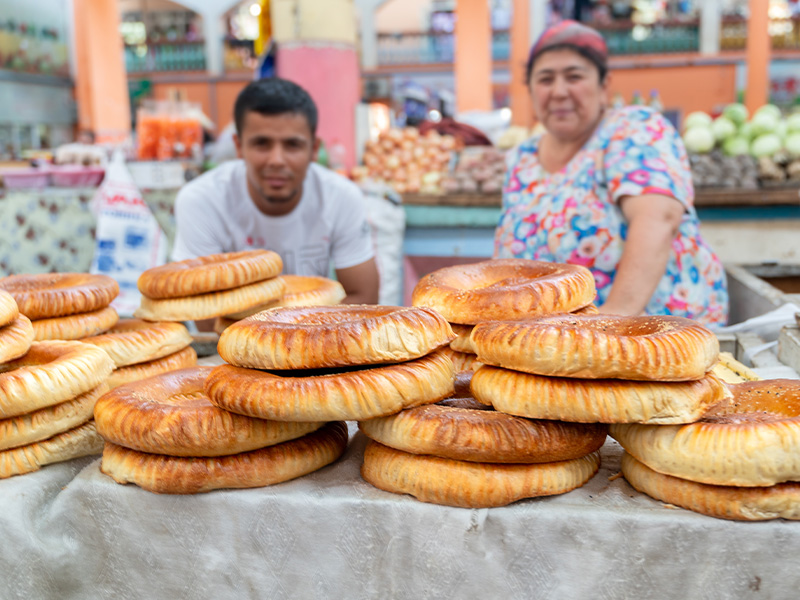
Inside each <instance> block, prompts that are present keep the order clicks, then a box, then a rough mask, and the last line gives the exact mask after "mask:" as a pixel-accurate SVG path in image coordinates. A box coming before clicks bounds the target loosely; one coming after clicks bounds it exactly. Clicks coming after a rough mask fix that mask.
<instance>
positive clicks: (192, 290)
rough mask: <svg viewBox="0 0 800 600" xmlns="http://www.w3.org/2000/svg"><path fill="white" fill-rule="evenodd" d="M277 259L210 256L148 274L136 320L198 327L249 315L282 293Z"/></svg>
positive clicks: (253, 254)
mask: <svg viewBox="0 0 800 600" xmlns="http://www.w3.org/2000/svg"><path fill="white" fill-rule="evenodd" d="M281 269H283V262H282V261H281V257H280V256H279V255H278V254H277V253H275V252H271V251H269V250H246V251H242V252H228V253H225V254H212V255H209V256H202V257H200V258H193V259H189V260H184V261H180V262H173V263H168V264H166V265H162V266H160V267H156V268H153V269H148V270H147V271H145V272H144V273H142V275H141V276H140V277H139V281H138V287H139V291H140V292H141V293H142V300H141V305H140V307H139V308H138V309H137V310H136V312H135V313H134V316H136V317H138V318H141V319H144V320H146V321H196V320H203V319H212V318H215V317H222V316H225V315H238V314H242V313H247V311H252V310H254V309H259V308H260V307H262V306H268V305H270V304H271V303H274V302H275V301H276V300H278V299H279V298H280V297H281V296H282V295H283V293H284V291H285V290H286V284H285V283H284V281H283V278H281V277H278V275H279V274H280V272H281Z"/></svg>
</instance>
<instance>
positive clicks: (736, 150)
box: [722, 135, 750, 156]
mask: <svg viewBox="0 0 800 600" xmlns="http://www.w3.org/2000/svg"><path fill="white" fill-rule="evenodd" d="M722 151H723V152H724V153H725V155H726V156H739V155H740V154H749V153H750V140H748V139H747V138H745V137H741V136H738V135H737V136H734V137H731V138H728V139H727V140H725V143H723V144H722Z"/></svg>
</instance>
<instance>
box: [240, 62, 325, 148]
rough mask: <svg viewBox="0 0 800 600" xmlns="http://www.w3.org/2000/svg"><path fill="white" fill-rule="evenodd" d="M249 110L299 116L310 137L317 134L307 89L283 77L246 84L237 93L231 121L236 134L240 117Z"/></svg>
mask: <svg viewBox="0 0 800 600" xmlns="http://www.w3.org/2000/svg"><path fill="white" fill-rule="evenodd" d="M251 111H252V112H257V113H259V114H261V115H280V114H284V113H294V114H298V115H303V116H304V117H305V118H306V121H308V127H309V129H311V135H312V137H315V136H316V135H317V120H318V115H317V105H316V104H314V101H313V100H312V99H311V96H309V94H308V92H307V91H305V90H304V89H303V88H301V87H300V86H299V85H297V84H296V83H293V82H291V81H288V80H286V79H278V78H277V77H270V78H267V79H259V80H258V81H253V82H251V83H249V84H248V85H247V87H245V88H244V89H243V90H242V91H241V92H239V96H238V97H237V98H236V104H235V105H234V107H233V120H234V122H235V123H236V132H237V133H239V134H240V135H241V133H242V126H243V125H244V117H245V115H246V114H247V113H248V112H251Z"/></svg>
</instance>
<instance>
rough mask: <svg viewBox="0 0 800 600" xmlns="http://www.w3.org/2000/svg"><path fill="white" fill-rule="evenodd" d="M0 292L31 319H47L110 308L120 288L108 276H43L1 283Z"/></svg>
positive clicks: (27, 276) (10, 279)
mask: <svg viewBox="0 0 800 600" xmlns="http://www.w3.org/2000/svg"><path fill="white" fill-rule="evenodd" d="M0 289H4V290H6V291H7V292H8V293H10V294H11V295H12V296H14V300H16V301H17V306H19V312H21V313H22V314H23V315H25V316H26V317H28V318H29V319H47V318H50V317H63V316H64V315H75V314H79V313H87V312H93V311H95V310H99V309H101V308H104V307H106V306H108V305H109V304H111V301H112V300H113V299H114V298H116V297H117V295H118V294H119V285H118V284H117V282H116V281H114V280H113V279H112V278H111V277H108V276H107V275H90V274H89V273H40V274H36V275H10V276H8V277H4V278H2V279H0Z"/></svg>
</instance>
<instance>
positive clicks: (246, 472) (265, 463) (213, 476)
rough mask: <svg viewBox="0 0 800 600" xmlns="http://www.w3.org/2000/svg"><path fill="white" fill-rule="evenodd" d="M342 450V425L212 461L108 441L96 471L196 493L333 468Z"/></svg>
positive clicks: (160, 489) (153, 487)
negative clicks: (331, 466)
mask: <svg viewBox="0 0 800 600" xmlns="http://www.w3.org/2000/svg"><path fill="white" fill-rule="evenodd" d="M346 447H347V426H346V425H345V424H344V423H342V422H336V423H329V424H327V425H326V426H325V427H323V428H322V429H318V430H317V431H315V432H313V433H310V434H308V435H306V436H303V437H301V438H299V439H296V440H291V441H289V442H284V443H282V444H277V445H275V446H268V447H266V448H262V449H260V450H253V451H252V452H244V453H242V454H234V455H232V456H218V457H214V458H183V457H179V456H164V455H160V454H146V453H144V452H137V451H136V450H128V449H127V448H123V447H122V446H117V445H115V444H111V443H106V447H105V450H103V460H102V461H101V463H100V470H101V471H102V472H103V473H105V474H106V475H109V476H110V477H111V478H113V479H114V481H116V482H117V483H135V484H136V485H138V486H139V487H141V488H144V489H146V490H149V491H151V492H157V493H160V494H195V493H198V492H208V491H211V490H216V489H222V488H253V487H263V486H266V485H273V484H275V483H281V482H283V481H289V480H290V479H295V478H297V477H301V476H303V475H307V474H308V473H312V472H314V471H316V470H318V469H321V468H322V467H324V466H326V465H329V464H331V463H332V462H334V461H335V460H336V459H338V458H339V457H340V456H341V455H342V454H343V453H344V451H345V448H346Z"/></svg>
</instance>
